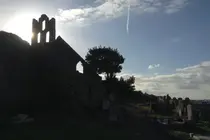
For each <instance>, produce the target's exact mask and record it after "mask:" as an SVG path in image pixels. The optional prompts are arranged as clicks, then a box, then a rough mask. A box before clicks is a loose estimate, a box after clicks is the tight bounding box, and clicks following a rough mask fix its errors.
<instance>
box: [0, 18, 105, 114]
mask: <svg viewBox="0 0 210 140" xmlns="http://www.w3.org/2000/svg"><path fill="white" fill-rule="evenodd" d="M55 26H56V23H55V19H54V18H52V19H49V18H48V17H47V16H46V15H42V16H41V17H40V18H39V20H36V19H33V26H32V32H33V38H32V40H31V45H29V44H26V43H25V44H26V45H25V46H27V47H22V48H21V49H19V50H18V49H13V48H15V47H13V48H12V47H10V46H15V45H17V44H21V41H19V42H16V43H15V42H14V43H13V44H12V45H11V42H12V41H10V42H9V44H10V45H8V44H7V46H8V47H7V48H10V49H8V50H6V49H5V52H6V53H5V52H4V54H9V55H5V57H8V58H9V59H11V61H14V63H15V64H16V65H13V66H11V68H10V67H8V65H7V64H8V62H6V59H5V62H3V61H2V63H1V67H3V68H5V69H11V70H7V71H5V73H6V74H5V75H12V74H14V76H10V77H9V78H7V79H6V80H7V81H9V82H8V84H7V83H5V80H4V81H3V80H2V81H1V83H4V84H2V85H0V86H1V89H2V93H3V92H4V93H5V95H7V96H3V97H2V98H1V99H0V100H1V107H2V106H5V105H8V104H9V103H10V105H11V106H10V108H14V106H15V107H16V109H17V108H22V109H24V111H25V112H32V113H34V112H48V111H49V110H50V109H51V110H52V111H53V110H61V109H64V111H66V110H69V108H74V109H75V110H77V111H78V110H80V109H81V108H88V109H98V108H99V107H100V106H101V103H102V99H103V95H104V92H105V88H104V87H103V85H102V80H101V77H100V76H99V75H97V74H96V72H95V71H94V70H93V69H92V68H91V66H89V65H88V64H87V63H86V61H85V60H84V59H83V58H82V57H81V56H80V55H79V54H78V53H77V52H76V51H74V49H72V48H71V46H70V45H68V44H67V43H66V42H65V41H64V40H63V39H62V37H60V36H58V37H57V38H56V28H55ZM2 34H4V36H5V34H8V37H10V39H11V36H12V35H10V34H9V33H2ZM13 36H15V35H13ZM0 37H1V33H0ZM16 37H17V36H16ZM47 38H48V41H47ZM15 41H17V39H16V40H15ZM3 42H5V39H4V41H3ZM0 43H1V39H0ZM20 46H21V45H20ZM17 48H18V47H17ZM17 50H18V52H17ZM1 52H2V53H3V51H1ZM19 52H21V53H19ZM16 54H18V55H16ZM10 56H11V57H10ZM14 56H15V57H14ZM1 57H3V55H2V56H1ZM14 58H15V59H14ZM2 60H4V59H3V58H2ZM78 63H81V64H82V66H83V73H80V72H79V71H77V70H76V66H77V64H78ZM9 64H12V63H9ZM10 81H12V82H13V81H15V82H14V83H12V84H11V82H10ZM3 86H4V87H3ZM11 89H12V90H11ZM13 96H14V98H13ZM4 104H5V105H4ZM7 110H9V109H8V107H7V109H6V110H5V111H7ZM24 111H23V112H24Z"/></svg>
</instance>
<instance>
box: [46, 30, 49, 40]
mask: <svg viewBox="0 0 210 140" xmlns="http://www.w3.org/2000/svg"><path fill="white" fill-rule="evenodd" d="M46 42H50V32H49V31H48V32H47V34H46Z"/></svg>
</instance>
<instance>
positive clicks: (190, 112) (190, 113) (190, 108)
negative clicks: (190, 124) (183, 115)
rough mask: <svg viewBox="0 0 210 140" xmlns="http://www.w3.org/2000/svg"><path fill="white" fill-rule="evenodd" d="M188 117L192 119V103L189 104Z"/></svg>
mask: <svg viewBox="0 0 210 140" xmlns="http://www.w3.org/2000/svg"><path fill="white" fill-rule="evenodd" d="M187 118H188V120H189V121H191V120H192V105H190V104H188V105H187Z"/></svg>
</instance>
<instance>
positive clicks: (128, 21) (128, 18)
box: [126, 3, 131, 34]
mask: <svg viewBox="0 0 210 140" xmlns="http://www.w3.org/2000/svg"><path fill="white" fill-rule="evenodd" d="M130 7H131V6H130V3H128V16H127V23H126V31H127V34H129V23H130Z"/></svg>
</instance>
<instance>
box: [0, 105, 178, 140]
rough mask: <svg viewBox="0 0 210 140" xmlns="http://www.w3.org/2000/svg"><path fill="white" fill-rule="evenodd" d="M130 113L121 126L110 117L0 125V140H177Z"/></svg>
mask: <svg viewBox="0 0 210 140" xmlns="http://www.w3.org/2000/svg"><path fill="white" fill-rule="evenodd" d="M129 109H130V110H129ZM129 109H128V110H129V111H128V112H129V113H130V116H129V117H128V118H126V119H125V120H124V121H121V122H120V123H113V122H110V121H108V119H107V118H106V117H96V118H89V119H88V117H85V116H83V117H82V118H69V117H65V118H51V117H49V118H50V120H49V119H46V121H42V122H33V123H28V124H10V125H2V126H1V125H0V140H70V139H73V140H77V139H78V140H83V139H91V140H94V139H97V140H117V139H120V140H139V139H141V140H173V139H174V140H176V139H175V138H174V137H171V136H169V135H168V134H167V133H166V132H165V131H163V129H162V128H161V127H160V126H159V125H157V124H153V123H152V122H151V121H150V120H149V119H148V118H145V117H138V116H135V115H134V114H136V112H135V109H133V110H132V109H131V108H129ZM101 116H103V114H101ZM46 118H47V117H46ZM99 118H100V119H99Z"/></svg>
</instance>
